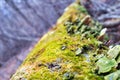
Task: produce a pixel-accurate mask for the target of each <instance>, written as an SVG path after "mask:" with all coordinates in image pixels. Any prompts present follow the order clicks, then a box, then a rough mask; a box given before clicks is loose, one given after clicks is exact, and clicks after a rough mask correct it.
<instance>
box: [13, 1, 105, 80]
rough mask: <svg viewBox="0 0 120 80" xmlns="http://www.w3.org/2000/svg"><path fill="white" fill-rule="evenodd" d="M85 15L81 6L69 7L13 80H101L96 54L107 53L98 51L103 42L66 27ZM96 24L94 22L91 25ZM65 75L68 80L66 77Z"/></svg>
mask: <svg viewBox="0 0 120 80" xmlns="http://www.w3.org/2000/svg"><path fill="white" fill-rule="evenodd" d="M86 15H87V13H86V11H85V9H84V8H83V7H81V6H80V5H79V4H77V3H73V4H72V5H70V6H69V7H68V8H67V9H66V12H65V13H64V14H63V16H62V17H61V18H60V19H58V21H57V24H56V26H55V27H53V29H52V30H50V31H49V32H48V33H47V34H45V35H44V36H43V37H42V39H41V40H40V41H39V42H38V43H37V45H36V46H35V47H34V49H33V50H32V51H31V53H30V54H29V55H28V57H27V58H26V60H25V61H24V62H23V64H22V65H21V66H20V67H19V69H18V70H17V72H16V73H15V74H14V75H13V76H12V78H11V80H20V79H21V78H24V79H25V80H62V79H63V80H102V79H103V77H102V76H99V75H97V74H95V72H94V70H93V69H94V68H95V66H94V65H95V64H94V63H95V60H94V57H93V55H94V54H95V53H96V52H97V51H101V52H104V51H106V50H98V48H99V45H100V44H101V43H102V42H101V41H99V40H97V38H96V37H87V38H82V34H72V35H70V34H68V32H67V30H66V26H65V25H64V23H65V22H66V21H68V20H69V19H70V20H71V21H72V22H74V21H75V20H76V19H77V18H79V19H80V20H83V19H84V17H85V16H86ZM90 20H91V19H90ZM91 21H92V20H91ZM93 25H94V24H93V23H92V22H91V23H90V24H89V25H88V26H93ZM86 46H87V47H86ZM79 48H84V50H83V52H82V53H81V55H79V56H76V50H77V49H79ZM66 74H67V78H66V77H65V78H64V76H66Z"/></svg>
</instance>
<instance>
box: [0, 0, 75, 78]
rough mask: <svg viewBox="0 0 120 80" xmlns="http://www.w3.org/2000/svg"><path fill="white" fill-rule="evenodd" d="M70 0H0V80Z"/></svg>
mask: <svg viewBox="0 0 120 80" xmlns="http://www.w3.org/2000/svg"><path fill="white" fill-rule="evenodd" d="M73 1H74V0H0V80H9V77H10V76H11V75H12V74H13V73H14V72H15V70H16V69H17V68H18V66H19V65H20V64H21V63H22V61H23V60H24V59H25V57H26V55H27V54H28V53H29V51H30V50H31V49H32V48H33V46H34V45H35V43H37V41H38V40H39V39H40V37H41V36H42V35H43V34H45V33H46V32H47V31H48V29H49V28H50V27H52V26H53V25H54V24H55V23H56V20H57V19H58V18H59V17H60V16H61V14H62V13H63V11H64V8H66V7H67V6H68V5H69V4H71V3H72V2H73Z"/></svg>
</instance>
